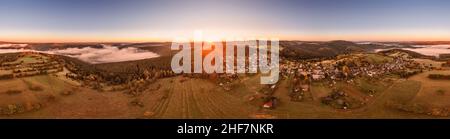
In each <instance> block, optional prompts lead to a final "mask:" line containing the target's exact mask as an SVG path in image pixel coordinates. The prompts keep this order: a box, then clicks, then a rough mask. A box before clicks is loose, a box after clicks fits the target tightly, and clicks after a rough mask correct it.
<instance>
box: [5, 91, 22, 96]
mask: <svg viewBox="0 0 450 139" xmlns="http://www.w3.org/2000/svg"><path fill="white" fill-rule="evenodd" d="M5 93H6V94H8V95H15V94H20V93H22V91H20V90H8V91H6V92H5Z"/></svg>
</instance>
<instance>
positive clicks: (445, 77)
mask: <svg viewBox="0 0 450 139" xmlns="http://www.w3.org/2000/svg"><path fill="white" fill-rule="evenodd" d="M428 78H430V79H435V80H450V75H442V74H430V75H428Z"/></svg>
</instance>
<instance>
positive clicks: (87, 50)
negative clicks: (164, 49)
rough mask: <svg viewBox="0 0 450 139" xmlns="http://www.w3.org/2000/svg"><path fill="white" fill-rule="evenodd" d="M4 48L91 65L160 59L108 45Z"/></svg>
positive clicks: (146, 52)
mask: <svg viewBox="0 0 450 139" xmlns="http://www.w3.org/2000/svg"><path fill="white" fill-rule="evenodd" d="M2 46H4V48H8V49H0V53H17V52H42V53H48V54H56V55H64V56H69V57H73V58H77V59H80V60H82V61H85V62H88V63H91V64H100V63H111V62H123V61H133V60H141V59H149V58H155V57H159V55H158V54H156V53H153V52H149V51H145V50H141V49H138V48H134V47H127V48H122V49H119V48H118V47H114V46H108V45H103V47H102V48H92V47H84V48H67V49H52V50H49V51H37V50H31V49H24V48H20V47H15V48H17V49H14V48H9V47H11V46H10V45H2ZM0 48H1V46H0Z"/></svg>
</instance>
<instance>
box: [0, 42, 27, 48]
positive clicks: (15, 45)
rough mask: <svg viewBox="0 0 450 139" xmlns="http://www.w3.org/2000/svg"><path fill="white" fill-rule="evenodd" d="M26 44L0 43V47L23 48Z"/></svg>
mask: <svg viewBox="0 0 450 139" xmlns="http://www.w3.org/2000/svg"><path fill="white" fill-rule="evenodd" d="M27 46H28V44H9V43H6V44H0V48H24V47H27Z"/></svg>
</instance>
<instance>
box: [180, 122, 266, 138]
mask: <svg viewBox="0 0 450 139" xmlns="http://www.w3.org/2000/svg"><path fill="white" fill-rule="evenodd" d="M273 128H274V126H273V124H221V125H220V126H213V125H188V124H187V123H184V124H183V125H179V126H178V129H177V133H178V134H197V135H198V134H204V136H209V135H211V133H214V132H215V133H218V134H273V133H274V132H273Z"/></svg>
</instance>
